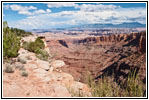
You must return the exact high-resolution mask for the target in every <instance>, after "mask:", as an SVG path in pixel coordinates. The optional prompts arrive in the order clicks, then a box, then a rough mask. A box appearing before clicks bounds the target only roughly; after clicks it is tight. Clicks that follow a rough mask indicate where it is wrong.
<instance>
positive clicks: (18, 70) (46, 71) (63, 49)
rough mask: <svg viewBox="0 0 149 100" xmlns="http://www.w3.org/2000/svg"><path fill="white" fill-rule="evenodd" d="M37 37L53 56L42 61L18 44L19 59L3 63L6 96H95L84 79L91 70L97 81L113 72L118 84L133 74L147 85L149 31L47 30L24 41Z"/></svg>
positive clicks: (4, 94) (33, 39) (111, 74)
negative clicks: (92, 32)
mask: <svg viewBox="0 0 149 100" xmlns="http://www.w3.org/2000/svg"><path fill="white" fill-rule="evenodd" d="M37 37H40V38H41V39H42V40H43V42H44V44H45V48H44V50H45V51H47V52H48V54H49V55H50V59H49V60H48V61H43V60H41V59H39V58H38V57H37V56H36V55H35V53H33V52H29V51H27V50H25V49H23V48H20V50H19V51H18V53H19V55H18V56H17V57H16V58H12V59H11V62H9V63H7V62H4V63H3V96H4V97H80V96H84V97H92V90H91V88H90V87H89V85H88V84H87V82H86V80H87V77H88V74H89V73H90V75H91V76H92V77H93V79H94V80H93V81H95V82H98V81H99V80H100V79H102V78H103V77H109V79H110V77H111V76H113V77H114V80H115V81H116V83H117V85H120V83H121V82H125V81H127V78H128V77H129V75H130V74H131V73H133V72H135V75H136V74H137V75H138V78H139V80H141V81H142V82H143V83H144V87H146V86H145V85H146V32H138V33H130V34H112V35H102V36H88V35H86V36H84V35H81V36H71V35H66V34H52V33H43V34H34V35H31V36H29V37H24V38H23V39H22V40H21V42H24V41H28V42H32V41H35V40H36V38H37ZM21 45H22V43H21ZM8 64H9V67H10V66H13V67H12V68H13V69H14V70H13V72H12V73H7V72H6V69H7V67H8ZM7 70H8V69H7ZM24 71H26V72H27V73H28V74H27V76H25V75H26V74H24V73H25V72H24ZM23 72H24V73H23ZM22 73H23V74H22ZM75 93H81V94H82V95H80V94H75ZM74 94H75V95H74ZM144 95H145V93H144Z"/></svg>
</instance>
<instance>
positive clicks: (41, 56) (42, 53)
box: [36, 49, 49, 61]
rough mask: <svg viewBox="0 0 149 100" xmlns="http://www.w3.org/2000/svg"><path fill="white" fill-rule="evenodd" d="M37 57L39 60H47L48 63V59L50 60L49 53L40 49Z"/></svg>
mask: <svg viewBox="0 0 149 100" xmlns="http://www.w3.org/2000/svg"><path fill="white" fill-rule="evenodd" d="M36 56H37V57H38V58H39V59H41V60H45V61H48V58H49V54H48V52H46V51H44V50H42V49H39V50H38V51H37V54H36Z"/></svg>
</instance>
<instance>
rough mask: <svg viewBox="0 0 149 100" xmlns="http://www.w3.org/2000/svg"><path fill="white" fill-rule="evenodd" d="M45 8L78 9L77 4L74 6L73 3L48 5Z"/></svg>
mask: <svg viewBox="0 0 149 100" xmlns="http://www.w3.org/2000/svg"><path fill="white" fill-rule="evenodd" d="M47 6H48V7H49V8H52V7H56V8H59V7H78V6H79V5H78V4H75V3H66V2H65V3H48V4H47Z"/></svg>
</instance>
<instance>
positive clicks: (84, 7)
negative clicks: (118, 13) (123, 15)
mask: <svg viewBox="0 0 149 100" xmlns="http://www.w3.org/2000/svg"><path fill="white" fill-rule="evenodd" d="M79 8H80V10H81V11H89V12H97V11H104V10H114V9H116V8H120V6H115V5H102V4H98V5H92V4H83V5H80V6H79Z"/></svg>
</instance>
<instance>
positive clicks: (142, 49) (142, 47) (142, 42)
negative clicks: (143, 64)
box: [139, 32, 146, 53]
mask: <svg viewBox="0 0 149 100" xmlns="http://www.w3.org/2000/svg"><path fill="white" fill-rule="evenodd" d="M139 51H140V52H142V53H145V52H146V33H145V32H143V33H142V34H141V37H140V41H139Z"/></svg>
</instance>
